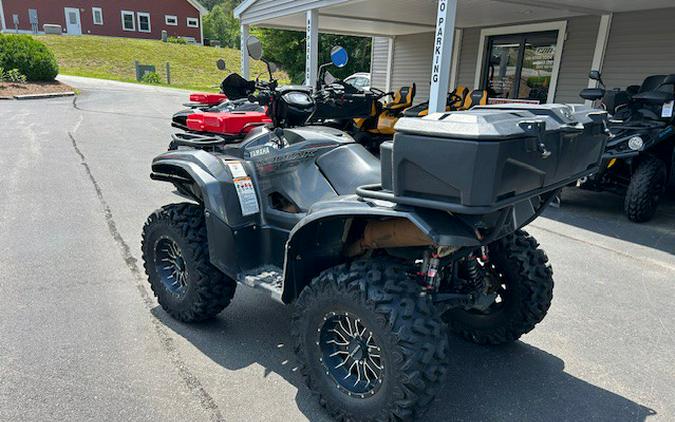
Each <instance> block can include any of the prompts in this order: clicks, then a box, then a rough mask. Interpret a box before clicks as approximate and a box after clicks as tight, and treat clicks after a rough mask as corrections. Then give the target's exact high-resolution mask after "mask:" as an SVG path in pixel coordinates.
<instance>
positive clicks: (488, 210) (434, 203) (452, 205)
mask: <svg viewBox="0 0 675 422" xmlns="http://www.w3.org/2000/svg"><path fill="white" fill-rule="evenodd" d="M586 175H588V172H587V171H585V172H583V173H581V174H579V175H576V176H573V177H571V178H570V179H569V180H564V181H562V182H559V183H556V184H554V185H550V186H546V187H544V188H541V189H537V190H533V191H529V192H526V193H523V194H521V195H517V196H512V197H510V198H506V199H503V200H501V201H498V202H496V203H494V204H492V205H489V206H467V205H462V204H460V203H456V202H445V201H438V200H434V199H425V198H415V197H410V196H396V195H394V193H393V192H392V191H390V190H385V189H383V188H382V185H379V184H378V185H365V186H361V187H358V188H356V194H357V195H358V196H360V197H361V198H368V199H379V200H382V201H388V202H393V203H396V204H401V205H408V206H412V207H419V208H431V209H435V210H441V211H450V212H452V213H455V214H467V215H478V216H479V215H486V214H492V213H494V212H497V211H500V210H502V209H504V208H509V207H512V206H514V205H516V204H518V203H520V202H523V201H527V200H528V199H530V198H534V197H543V196H547V195H546V194H549V193H551V192H555V191H557V190H559V189H561V188H563V187H564V186H566V185H568V184H569V183H570V181H571V180H577V179H579V178H581V177H583V176H586Z"/></svg>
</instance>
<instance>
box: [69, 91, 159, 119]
mask: <svg viewBox="0 0 675 422" xmlns="http://www.w3.org/2000/svg"><path fill="white" fill-rule="evenodd" d="M73 108H74V109H75V110H78V111H83V112H85V113H98V114H109V115H115V116H125V117H142V118H144V119H155V120H163V121H167V120H168V119H167V118H165V117H161V116H155V115H151V114H139V113H124V112H121V111H104V110H92V109H87V108H82V107H80V106H79V104H77V95H75V96H74V97H73Z"/></svg>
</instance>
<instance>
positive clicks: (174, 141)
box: [169, 133, 241, 150]
mask: <svg viewBox="0 0 675 422" xmlns="http://www.w3.org/2000/svg"><path fill="white" fill-rule="evenodd" d="M238 141H241V138H240V137H236V136H232V137H230V136H225V135H200V134H196V133H174V134H172V135H171V143H170V144H169V150H175V149H176V148H177V147H192V148H200V149H201V148H212V147H216V146H220V145H223V144H229V143H234V142H238Z"/></svg>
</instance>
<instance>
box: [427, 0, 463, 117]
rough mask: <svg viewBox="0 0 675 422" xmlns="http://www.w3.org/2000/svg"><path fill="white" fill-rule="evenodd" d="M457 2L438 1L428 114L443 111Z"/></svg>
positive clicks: (449, 70) (448, 77) (450, 0)
mask: <svg viewBox="0 0 675 422" xmlns="http://www.w3.org/2000/svg"><path fill="white" fill-rule="evenodd" d="M456 15H457V0H438V13H437V16H436V36H435V38H434V57H433V61H432V65H431V91H430V94H429V114H431V113H439V112H444V111H445V105H446V102H447V96H448V82H449V79H450V72H451V70H452V64H451V63H452V42H453V39H454V37H455V16H456Z"/></svg>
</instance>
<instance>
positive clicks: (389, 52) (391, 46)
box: [384, 36, 396, 92]
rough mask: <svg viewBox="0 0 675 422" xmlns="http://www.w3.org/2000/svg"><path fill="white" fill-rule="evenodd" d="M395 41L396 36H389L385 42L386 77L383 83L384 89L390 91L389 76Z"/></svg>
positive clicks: (391, 69) (392, 62)
mask: <svg viewBox="0 0 675 422" xmlns="http://www.w3.org/2000/svg"><path fill="white" fill-rule="evenodd" d="M395 43H396V36H393V37H390V38H389V43H388V44H387V79H386V83H385V88H384V90H385V91H387V92H390V91H391V77H392V72H394V44H395Z"/></svg>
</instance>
